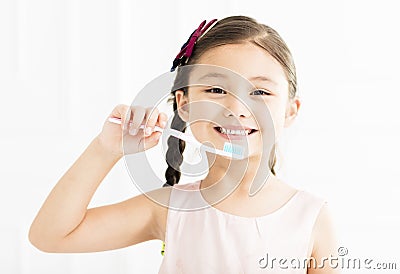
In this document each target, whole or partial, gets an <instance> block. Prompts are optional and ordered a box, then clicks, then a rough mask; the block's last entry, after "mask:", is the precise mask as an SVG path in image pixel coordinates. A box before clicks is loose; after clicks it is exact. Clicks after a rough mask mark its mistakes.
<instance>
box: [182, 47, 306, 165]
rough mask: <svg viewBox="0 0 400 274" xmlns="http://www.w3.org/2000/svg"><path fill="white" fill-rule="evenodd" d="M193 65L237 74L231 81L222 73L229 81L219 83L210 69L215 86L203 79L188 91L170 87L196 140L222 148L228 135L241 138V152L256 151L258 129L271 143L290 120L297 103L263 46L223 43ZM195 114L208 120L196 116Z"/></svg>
mask: <svg viewBox="0 0 400 274" xmlns="http://www.w3.org/2000/svg"><path fill="white" fill-rule="evenodd" d="M197 64H202V65H210V66H218V67H223V68H226V71H227V72H229V71H233V72H234V73H232V74H235V75H240V76H241V77H239V78H241V79H243V80H242V81H239V82H238V81H237V78H238V77H236V79H235V80H233V78H235V77H230V76H229V75H227V76H226V77H225V78H226V79H229V78H231V80H226V79H225V80H226V82H225V83H224V82H223V81H222V82H221V79H216V78H217V77H216V76H215V75H216V74H217V73H211V74H212V75H214V76H211V78H212V77H215V80H214V81H215V85H214V84H212V83H213V82H212V81H213V80H210V79H211V78H209V79H208V80H207V81H206V82H207V84H205V85H196V86H190V87H189V92H188V96H183V92H182V91H177V92H176V100H177V104H178V109H179V114H180V116H181V118H182V119H183V120H184V121H186V122H188V124H189V125H190V129H191V131H192V132H193V135H194V136H195V137H196V139H197V140H199V141H200V142H209V143H212V144H213V145H214V146H215V147H216V148H219V149H222V147H223V144H224V143H225V142H227V141H228V139H231V140H235V142H240V141H244V142H246V146H248V154H247V155H248V156H249V157H250V156H256V155H258V154H260V153H261V151H262V147H263V145H262V144H263V143H262V140H263V139H262V134H269V136H267V138H269V139H271V140H272V139H274V140H272V141H273V143H274V142H275V140H276V139H278V138H279V136H280V135H281V132H282V130H283V128H284V127H287V126H289V125H290V124H291V121H292V120H293V118H294V117H295V115H296V113H297V110H298V108H299V106H300V102H299V100H298V99H295V100H289V99H288V96H289V94H288V88H289V85H288V81H287V79H286V76H285V73H284V70H283V69H282V67H281V65H280V64H279V63H278V62H277V61H276V60H275V59H274V58H273V57H272V56H271V55H270V54H269V53H268V52H267V51H265V50H264V49H262V48H260V47H258V46H256V45H253V44H251V43H244V44H232V45H223V46H219V47H216V48H213V49H210V50H208V51H207V52H205V53H204V54H203V55H202V56H201V57H200V59H199V60H198V62H197ZM228 74H229V73H228ZM220 78H221V77H220ZM222 78H224V77H222ZM228 82H229V83H228ZM221 83H222V84H221ZM218 106H221V107H218ZM260 107H262V110H263V111H260ZM266 113H268V114H269V115H265V114H266ZM265 116H269V117H265ZM201 117H214V119H203V121H202V119H201ZM267 124H269V125H267ZM271 124H272V125H271ZM241 129H242V131H240V130H241ZM271 129H272V130H271ZM233 130H234V131H233ZM238 130H239V131H238ZM243 130H244V131H243ZM271 131H273V132H274V134H271ZM264 138H265V136H264ZM264 140H265V139H264Z"/></svg>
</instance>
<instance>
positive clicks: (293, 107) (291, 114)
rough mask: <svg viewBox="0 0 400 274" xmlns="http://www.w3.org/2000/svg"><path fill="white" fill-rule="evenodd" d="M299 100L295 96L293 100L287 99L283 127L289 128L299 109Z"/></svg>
mask: <svg viewBox="0 0 400 274" xmlns="http://www.w3.org/2000/svg"><path fill="white" fill-rule="evenodd" d="M300 105H301V102H300V99H299V98H298V97H297V96H296V97H295V98H293V99H289V100H288V103H287V106H286V116H285V124H284V127H289V126H290V125H291V124H292V123H293V121H294V118H296V116H297V113H298V111H299V109H300Z"/></svg>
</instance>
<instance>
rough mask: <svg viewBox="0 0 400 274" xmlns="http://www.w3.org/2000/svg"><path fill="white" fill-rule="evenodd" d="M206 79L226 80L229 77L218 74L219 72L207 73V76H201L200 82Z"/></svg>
mask: <svg viewBox="0 0 400 274" xmlns="http://www.w3.org/2000/svg"><path fill="white" fill-rule="evenodd" d="M205 78H224V79H226V78H227V76H226V75H225V74H222V73H218V72H210V73H207V74H206V75H203V76H201V77H200V78H199V79H198V80H199V81H200V80H204V79H205Z"/></svg>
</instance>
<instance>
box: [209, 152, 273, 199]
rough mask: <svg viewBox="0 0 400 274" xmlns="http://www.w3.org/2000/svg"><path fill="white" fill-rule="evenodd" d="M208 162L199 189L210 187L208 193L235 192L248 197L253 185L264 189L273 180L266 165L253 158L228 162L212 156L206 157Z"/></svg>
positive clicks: (228, 160)
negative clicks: (207, 167) (207, 169)
mask: <svg viewBox="0 0 400 274" xmlns="http://www.w3.org/2000/svg"><path fill="white" fill-rule="evenodd" d="M208 161H209V166H210V168H209V172H208V175H207V176H206V177H205V178H204V179H203V180H202V182H201V188H202V189H204V188H208V187H210V192H214V193H215V192H218V193H226V192H229V193H232V192H235V193H236V194H239V195H240V196H244V195H246V196H248V195H249V191H250V187H251V185H252V184H253V183H257V184H258V185H259V186H261V188H262V189H264V188H265V187H267V186H268V185H270V182H271V181H272V180H274V179H275V176H274V175H273V174H272V173H271V171H270V170H269V167H268V163H266V162H264V161H261V160H260V158H257V157H255V156H254V157H250V158H248V159H244V160H230V159H226V158H223V157H221V156H217V155H213V157H208Z"/></svg>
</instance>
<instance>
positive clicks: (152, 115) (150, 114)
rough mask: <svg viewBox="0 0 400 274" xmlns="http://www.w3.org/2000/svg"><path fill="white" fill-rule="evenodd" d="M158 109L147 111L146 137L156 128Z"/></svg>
mask: <svg viewBox="0 0 400 274" xmlns="http://www.w3.org/2000/svg"><path fill="white" fill-rule="evenodd" d="M158 113H159V112H158V109H157V108H147V109H146V120H147V121H146V129H145V136H150V135H151V134H152V133H153V131H154V126H155V125H156V123H157V119H158Z"/></svg>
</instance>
